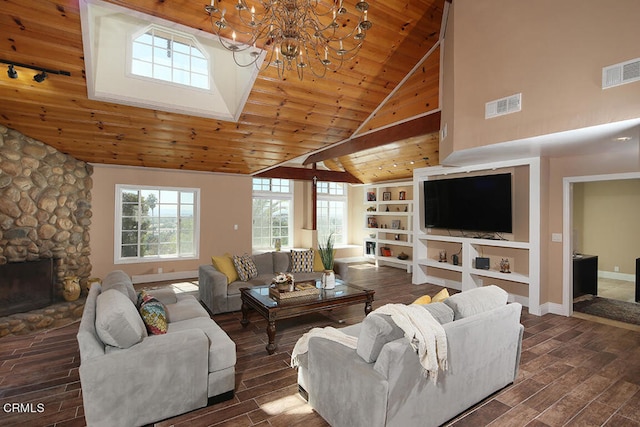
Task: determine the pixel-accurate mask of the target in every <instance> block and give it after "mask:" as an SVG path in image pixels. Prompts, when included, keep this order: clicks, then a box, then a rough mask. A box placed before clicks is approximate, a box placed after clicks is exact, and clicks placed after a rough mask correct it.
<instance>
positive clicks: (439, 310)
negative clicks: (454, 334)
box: [422, 302, 453, 325]
mask: <svg viewBox="0 0 640 427" xmlns="http://www.w3.org/2000/svg"><path fill="white" fill-rule="evenodd" d="M422 308H424V309H425V310H427V311H428V312H429V313H431V315H432V316H433V318H434V319H436V320H437V321H438V323H440V324H441V325H444V324H445V323H449V322H453V310H452V309H451V308H450V307H449V306H448V305H446V304H445V303H443V302H432V303H431V304H424V305H422Z"/></svg>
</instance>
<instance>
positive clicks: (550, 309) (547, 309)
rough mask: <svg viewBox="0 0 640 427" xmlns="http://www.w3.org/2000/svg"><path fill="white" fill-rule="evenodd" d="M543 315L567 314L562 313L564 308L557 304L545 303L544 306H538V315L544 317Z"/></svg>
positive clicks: (565, 314)
mask: <svg viewBox="0 0 640 427" xmlns="http://www.w3.org/2000/svg"><path fill="white" fill-rule="evenodd" d="M545 314H557V315H558V316H568V314H567V313H565V312H564V307H563V306H562V304H557V303H555V302H545V303H544V304H540V315H541V316H544V315H545Z"/></svg>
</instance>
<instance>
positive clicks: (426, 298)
mask: <svg viewBox="0 0 640 427" xmlns="http://www.w3.org/2000/svg"><path fill="white" fill-rule="evenodd" d="M430 302H431V297H430V296H429V295H422V296H421V297H420V298H418V299H417V300H415V301H414V302H413V304H420V305H423V304H429V303H430Z"/></svg>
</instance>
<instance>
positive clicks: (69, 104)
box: [0, 0, 445, 182]
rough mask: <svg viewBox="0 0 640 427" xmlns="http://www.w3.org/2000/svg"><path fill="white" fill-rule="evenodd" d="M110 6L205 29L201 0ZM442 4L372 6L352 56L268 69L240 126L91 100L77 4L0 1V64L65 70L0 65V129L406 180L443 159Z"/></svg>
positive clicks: (83, 144) (194, 163)
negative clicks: (328, 69) (336, 65)
mask: <svg viewBox="0 0 640 427" xmlns="http://www.w3.org/2000/svg"><path fill="white" fill-rule="evenodd" d="M109 2H110V3H114V4H117V5H120V6H124V7H127V8H130V9H133V10H136V11H139V12H144V13H147V14H149V15H153V16H157V17H160V18H163V19H166V20H170V21H174V22H177V23H179V24H182V25H185V26H188V27H193V28H196V29H200V30H203V31H207V32H211V24H210V21H209V17H208V15H207V14H206V13H205V11H204V5H205V4H206V3H208V2H205V1H202V2H197V1H193V0H129V1H125V0H110V1H109ZM225 3H226V4H225ZM353 3H354V1H353V0H345V4H346V5H347V7H349V8H351V9H353ZM444 3H445V0H389V1H386V2H375V1H371V2H370V9H369V20H370V21H371V22H373V28H372V29H371V30H370V31H369V32H368V33H367V37H366V40H365V43H364V45H363V48H362V49H361V51H360V53H359V54H358V56H357V57H356V58H355V59H354V60H353V61H351V62H350V63H348V64H346V66H344V67H343V68H342V69H341V70H340V71H338V72H336V73H329V74H327V76H326V77H325V78H322V79H319V78H315V77H313V76H312V75H311V74H308V75H305V77H304V80H303V81H300V80H298V78H297V77H296V76H293V75H290V76H287V78H286V79H284V80H280V79H278V76H277V73H276V70H275V69H274V68H272V67H269V68H268V69H266V70H264V71H262V72H260V74H259V76H258V78H257V80H256V82H255V85H254V87H253V89H252V90H251V93H250V95H249V97H248V100H247V103H246V105H245V107H244V110H243V111H242V114H241V115H240V119H239V121H238V122H237V123H236V122H225V121H220V120H214V119H207V118H202V117H194V116H186V115H182V114H177V113H168V112H163V111H158V110H153V109H145V108H138V107H131V106H125V105H119V104H113V103H108V102H100V101H94V100H90V99H89V98H88V97H87V84H86V78H85V63H84V56H83V55H84V54H83V43H82V28H81V24H80V10H79V9H80V8H79V0H38V1H25V0H5V1H3V2H2V9H1V10H0V28H1V29H2V31H1V38H0V60H4V61H14V62H16V63H21V64H29V65H33V66H37V67H43V68H49V69H59V70H66V71H69V72H70V74H71V75H70V76H65V75H49V77H48V78H47V79H46V80H45V81H44V82H42V83H37V82H35V81H34V80H33V74H34V73H33V72H29V70H26V69H21V68H20V67H19V66H16V69H17V70H18V72H19V75H18V78H17V79H10V78H9V77H8V76H7V73H5V72H4V70H2V73H1V74H0V123H1V124H3V125H4V126H7V127H9V128H12V129H16V130H18V131H20V132H21V133H23V134H25V135H27V136H29V137H32V138H35V139H37V140H40V141H42V142H44V143H46V144H48V145H51V146H53V147H55V148H57V149H58V150H60V151H62V152H64V153H68V154H70V155H72V156H74V157H76V158H78V159H80V160H84V161H87V162H92V163H104V164H117V165H131V166H145V167H154V168H171V169H185V170H197V171H211V172H222V173H238V174H248V175H255V174H259V173H261V172H265V171H269V170H272V169H274V168H275V167H277V166H279V165H286V164H288V162H291V161H297V162H298V163H299V166H301V165H303V164H307V167H311V166H310V165H311V164H312V163H314V162H320V161H323V162H324V165H325V166H326V167H328V168H329V169H333V170H339V171H343V170H344V171H348V172H349V173H351V174H352V175H354V176H355V177H357V178H358V179H359V180H360V181H362V182H378V181H385V180H390V179H403V178H408V177H411V175H412V170H413V168H415V167H424V166H429V165H436V164H438V163H439V159H438V129H439V108H440V105H439V71H440V51H439V44H438V41H439V37H440V27H441V23H442V18H443V11H444ZM220 4H221V6H223V7H224V6H227V7H228V8H230V9H231V8H233V4H234V2H233V0H222V1H221V2H220ZM325 149H327V151H323V150H325ZM310 155H313V156H314V157H312V158H308V156H310ZM300 159H302V160H306V161H300Z"/></svg>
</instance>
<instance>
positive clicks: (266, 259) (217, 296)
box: [198, 251, 349, 314]
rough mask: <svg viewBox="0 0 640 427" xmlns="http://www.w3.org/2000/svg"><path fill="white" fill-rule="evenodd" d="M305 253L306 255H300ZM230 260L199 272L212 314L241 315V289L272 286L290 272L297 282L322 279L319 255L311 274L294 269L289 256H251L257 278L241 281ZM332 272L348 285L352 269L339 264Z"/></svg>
mask: <svg viewBox="0 0 640 427" xmlns="http://www.w3.org/2000/svg"><path fill="white" fill-rule="evenodd" d="M298 252H303V251H298ZM230 259H231V256H229V255H226V256H223V257H213V262H212V263H211V264H206V265H201V266H200V267H199V268H198V279H199V282H198V288H199V293H200V301H202V303H203V304H204V305H205V306H207V308H208V309H209V310H210V311H211V313H213V314H218V313H226V312H230V311H238V310H240V308H241V306H242V301H241V300H240V288H251V287H254V286H265V285H268V284H270V283H271V281H272V279H273V278H274V276H275V275H276V274H277V273H286V272H290V273H292V274H293V276H294V279H295V281H304V280H311V279H315V280H320V279H321V278H322V272H323V269H322V263H321V262H319V259H318V257H317V253H316V254H315V255H314V258H313V261H312V265H310V266H309V269H308V270H310V271H306V272H300V271H297V270H299V269H298V268H295V267H294V268H292V262H291V253H290V252H279V251H274V252H265V253H262V254H257V255H252V256H250V259H251V261H252V262H253V264H254V265H255V268H256V270H257V276H255V277H253V278H251V279H248V280H241V279H239V278H238V277H237V275H234V273H236V272H235V269H234V266H233V264H230V263H231V261H230ZM333 270H334V272H335V274H336V278H339V279H342V280H343V281H345V282H346V281H347V273H348V271H349V265H348V264H347V263H345V262H341V261H338V260H336V261H335V262H334V266H333Z"/></svg>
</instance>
